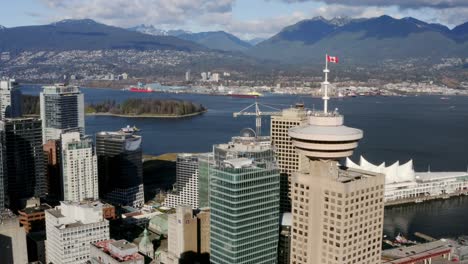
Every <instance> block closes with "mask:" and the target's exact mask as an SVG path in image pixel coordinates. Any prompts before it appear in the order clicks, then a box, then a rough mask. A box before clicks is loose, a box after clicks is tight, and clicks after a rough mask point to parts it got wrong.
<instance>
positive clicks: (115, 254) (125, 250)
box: [92, 239, 144, 262]
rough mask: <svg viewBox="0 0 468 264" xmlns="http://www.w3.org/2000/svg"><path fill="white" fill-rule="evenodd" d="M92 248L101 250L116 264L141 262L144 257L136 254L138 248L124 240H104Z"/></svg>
mask: <svg viewBox="0 0 468 264" xmlns="http://www.w3.org/2000/svg"><path fill="white" fill-rule="evenodd" d="M92 245H93V246H94V247H96V248H99V249H101V250H102V251H103V252H104V253H106V254H107V255H109V256H111V257H112V258H113V259H115V260H117V261H118V262H127V261H129V262H131V261H134V260H143V259H144V257H143V256H142V255H141V254H139V253H138V248H137V246H136V245H135V244H133V243H130V242H128V241H126V240H117V241H116V240H114V239H109V240H104V241H100V242H97V243H95V244H92Z"/></svg>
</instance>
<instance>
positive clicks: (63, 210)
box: [45, 202, 109, 264]
mask: <svg viewBox="0 0 468 264" xmlns="http://www.w3.org/2000/svg"><path fill="white" fill-rule="evenodd" d="M45 216H46V234H47V240H46V258H47V263H54V264H64V263H70V264H72V263H73V264H79V263H82V264H85V263H87V261H88V260H90V245H91V243H97V242H99V241H103V240H108V239H109V222H108V221H107V220H106V219H105V218H104V216H103V208H102V204H101V203H75V202H61V203H60V206H57V207H55V208H54V209H50V210H46V211H45Z"/></svg>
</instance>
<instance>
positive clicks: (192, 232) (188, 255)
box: [155, 205, 210, 264]
mask: <svg viewBox="0 0 468 264" xmlns="http://www.w3.org/2000/svg"><path fill="white" fill-rule="evenodd" d="M209 253H210V211H209V209H207V208H206V209H202V210H200V211H197V212H196V213H195V214H194V211H193V209H192V207H191V206H190V205H179V206H177V208H176V213H175V214H171V215H169V217H168V247H167V250H166V251H162V252H158V254H157V255H156V258H155V261H156V263H165V264H176V263H208V262H209Z"/></svg>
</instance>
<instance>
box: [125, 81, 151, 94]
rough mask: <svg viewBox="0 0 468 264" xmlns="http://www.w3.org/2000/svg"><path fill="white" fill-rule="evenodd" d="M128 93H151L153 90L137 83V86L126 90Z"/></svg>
mask: <svg viewBox="0 0 468 264" xmlns="http://www.w3.org/2000/svg"><path fill="white" fill-rule="evenodd" d="M127 90H128V91H130V92H133V93H152V92H153V89H151V88H150V87H146V86H145V85H144V84H143V83H140V82H139V83H138V85H137V86H130V88H128V89H127Z"/></svg>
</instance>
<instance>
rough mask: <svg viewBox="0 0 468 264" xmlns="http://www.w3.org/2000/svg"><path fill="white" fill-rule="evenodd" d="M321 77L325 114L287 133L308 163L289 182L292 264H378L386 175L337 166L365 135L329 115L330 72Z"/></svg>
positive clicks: (314, 114) (312, 114)
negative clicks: (323, 77) (291, 217)
mask: <svg viewBox="0 0 468 264" xmlns="http://www.w3.org/2000/svg"><path fill="white" fill-rule="evenodd" d="M324 72H325V81H324V83H323V85H324V89H325V96H324V98H323V99H324V111H323V112H314V113H311V114H310V115H309V117H308V119H309V120H308V124H307V125H304V126H299V127H295V128H291V129H290V130H289V135H290V137H291V138H292V142H293V145H294V147H295V148H296V151H297V152H298V153H299V155H300V156H301V157H304V159H305V160H306V161H305V162H301V163H300V168H299V170H298V172H296V173H294V174H293V177H292V191H291V194H292V195H291V197H292V216H293V220H292V239H291V256H290V257H291V264H323V263H329V264H352V263H360V264H378V263H380V262H381V260H380V259H381V242H382V241H381V240H382V228H383V212H384V208H383V206H384V204H383V198H384V193H383V191H384V181H385V179H384V175H382V174H375V173H372V172H367V171H363V170H357V169H349V168H346V167H340V166H339V164H338V160H339V159H342V158H345V157H349V156H351V155H352V153H353V150H354V149H355V148H356V147H357V145H358V141H359V140H360V139H361V138H362V137H363V133H362V131H361V130H359V129H355V128H350V127H346V126H344V125H343V116H341V115H339V114H338V113H337V112H336V111H335V112H328V109H327V107H328V99H329V98H328V94H327V89H328V81H327V74H328V69H325V70H324ZM301 157H300V158H301Z"/></svg>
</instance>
